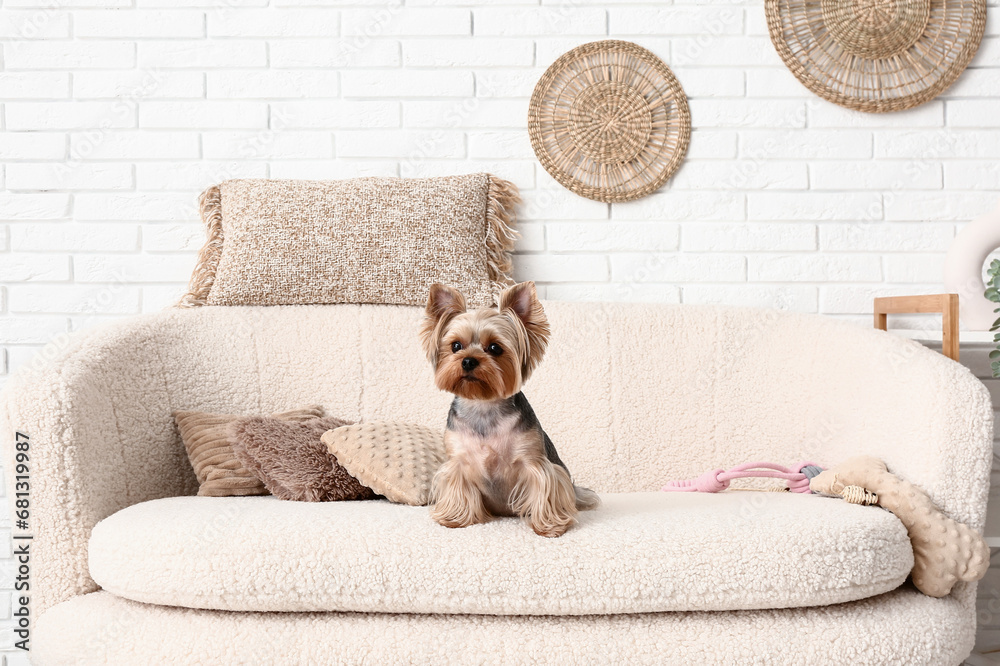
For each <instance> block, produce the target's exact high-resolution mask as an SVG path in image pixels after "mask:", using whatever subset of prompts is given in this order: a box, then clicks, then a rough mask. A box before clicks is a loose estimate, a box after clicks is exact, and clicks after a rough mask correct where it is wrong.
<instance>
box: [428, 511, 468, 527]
mask: <svg viewBox="0 0 1000 666" xmlns="http://www.w3.org/2000/svg"><path fill="white" fill-rule="evenodd" d="M431 518H433V519H434V520H436V521H437V522H438V524H440V525H444V526H445V527H468V526H469V525H474V524H475V523H476V521H474V520H473V519H472V516H471V515H469V514H466V515H457V514H455V513H449V512H445V511H442V512H438V511H437V510H436V509H435V510H434V511H433V512H432V513H431Z"/></svg>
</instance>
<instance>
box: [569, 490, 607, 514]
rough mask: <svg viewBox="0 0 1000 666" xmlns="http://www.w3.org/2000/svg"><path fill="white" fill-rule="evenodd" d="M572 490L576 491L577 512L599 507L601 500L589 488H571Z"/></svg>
mask: <svg viewBox="0 0 1000 666" xmlns="http://www.w3.org/2000/svg"><path fill="white" fill-rule="evenodd" d="M573 490H574V491H576V510H577V511H590V510H591V509H596V508H597V507H599V506H600V505H601V498H600V497H598V495H597V493H595V492H594V491H593V490H591V489H590V488H584V487H582V486H573Z"/></svg>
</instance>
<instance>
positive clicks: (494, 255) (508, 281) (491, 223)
mask: <svg viewBox="0 0 1000 666" xmlns="http://www.w3.org/2000/svg"><path fill="white" fill-rule="evenodd" d="M487 177H488V178H489V190H488V194H487V199H486V272H487V275H488V277H489V279H490V280H491V281H492V282H493V283H494V284H495V285H497V286H498V287H501V288H502V287H507V286H510V285H512V284H514V279H513V278H512V277H511V275H510V272H511V268H512V263H511V251H513V249H514V243H515V242H516V241H517V239H518V237H519V236H520V234H519V233H518V232H517V230H515V229H514V223H515V221H516V219H517V216H516V213H515V209H516V208H517V205H518V204H519V203H521V194H520V192H518V189H517V185H515V184H514V183H512V182H510V181H509V180H503V179H502V178H497V177H496V176H494V175H492V174H487Z"/></svg>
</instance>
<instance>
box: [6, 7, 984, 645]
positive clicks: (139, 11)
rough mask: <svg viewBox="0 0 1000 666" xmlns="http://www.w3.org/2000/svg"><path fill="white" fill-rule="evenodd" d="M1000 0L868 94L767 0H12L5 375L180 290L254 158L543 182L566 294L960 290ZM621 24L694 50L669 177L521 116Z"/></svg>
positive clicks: (553, 286)
mask: <svg viewBox="0 0 1000 666" xmlns="http://www.w3.org/2000/svg"><path fill="white" fill-rule="evenodd" d="M990 4H991V5H992V7H991V10H990V12H991V13H990V19H989V25H988V27H987V38H986V39H985V41H984V44H983V47H982V49H981V51H980V53H979V54H978V56H977V57H976V59H975V60H974V61H973V63H972V66H971V68H970V70H969V71H968V72H966V74H965V75H964V76H963V77H962V79H961V80H960V81H959V82H958V83H957V84H956V85H955V86H954V88H953V89H952V90H951V91H949V92H948V93H946V94H945V95H943V96H941V97H940V98H938V99H937V100H934V101H932V102H930V103H928V104H926V105H924V106H923V107H920V108H918V109H914V110H911V111H908V112H904V113H898V114H891V115H867V114H862V113H857V112H852V111H848V110H845V109H842V108H840V107H837V106H834V105H832V104H829V103H827V102H824V101H822V100H819V99H817V98H816V97H814V96H813V95H811V94H810V93H809V92H808V91H806V90H805V88H803V87H802V86H801V85H800V84H799V83H798V82H797V81H795V80H794V78H793V77H792V75H791V74H790V73H789V72H788V71H787V70H786V69H785V68H784V67H783V66H782V64H781V62H780V60H779V58H778V56H777V55H776V54H775V52H774V50H773V48H772V47H771V44H770V41H769V39H768V37H767V31H766V23H765V21H764V18H763V10H762V8H761V7H760V6H759V3H732V2H725V1H724V0H675V2H674V3H673V4H666V5H665V4H664V3H663V2H659V1H657V2H654V1H653V0H648V1H645V2H640V1H631V0H616V2H614V3H611V5H610V6H605V5H606V3H599V2H597V1H596V0H479V1H478V2H477V1H475V0H407V1H406V4H405V6H401V5H399V4H383V3H379V2H377V1H375V0H371V1H365V2H347V1H346V0H344V1H343V2H338V1H336V0H4V1H3V3H2V6H0V39H2V40H3V43H2V65H0V189H2V191H0V383H2V381H3V379H4V378H5V377H6V376H7V373H8V372H9V371H11V370H12V369H14V368H16V367H17V366H18V365H19V364H20V363H23V362H24V361H25V359H28V358H30V356H31V354H32V353H33V352H34V351H35V350H36V349H38V348H39V347H40V346H42V345H44V344H45V343H46V342H47V341H48V340H50V339H51V338H52V336H55V335H57V334H59V333H62V332H65V331H69V330H75V329H77V328H80V327H83V326H86V325H90V324H92V323H94V322H99V321H106V320H107V319H109V318H112V317H114V316H121V315H131V314H137V313H140V312H150V311H155V310H157V309H159V308H161V307H163V306H165V305H167V304H169V303H170V302H172V301H173V300H174V299H175V298H176V297H177V296H178V295H179V294H180V293H181V292H182V289H183V284H184V282H185V278H186V276H187V275H188V274H189V272H190V269H191V268H192V266H193V264H194V252H195V250H196V249H197V247H198V245H199V244H200V238H201V230H200V227H199V226H198V223H197V221H196V210H195V198H196V196H197V194H198V192H199V191H200V190H201V189H202V188H204V187H205V186H207V185H209V184H211V183H213V182H216V181H218V180H221V179H224V178H230V177H274V178H343V177H349V176H352V175H403V176H423V175H435V174H452V173H462V172H469V171H477V170H489V171H493V172H495V173H497V174H499V175H501V176H503V177H506V178H510V179H512V180H514V181H515V182H516V183H517V184H518V185H519V186H520V187H521V189H522V191H523V194H524V197H525V207H524V214H523V217H522V228H523V231H524V238H523V239H522V241H521V243H520V245H519V255H518V257H517V260H516V271H517V277H518V278H521V279H534V280H536V281H537V282H538V283H539V285H540V287H541V290H542V292H543V294H545V295H547V296H548V297H550V298H563V299H623V300H624V299H628V300H652V301H661V302H682V303H737V304H749V305H775V306H780V307H785V308H790V309H794V310H801V311H807V312H823V313H829V314H834V315H838V316H846V317H858V318H859V320H861V321H867V317H863V316H864V315H865V314H866V313H867V312H868V310H869V308H870V302H871V298H872V296H874V295H878V294H882V293H907V292H926V291H934V290H937V289H938V288H939V283H940V269H941V262H942V258H943V256H944V253H945V252H946V251H947V249H948V246H949V244H950V242H951V240H952V238H953V237H954V235H955V233H956V232H957V231H958V230H959V229H960V228H961V226H962V224H963V223H964V222H965V221H966V220H968V219H969V218H971V217H973V216H976V215H978V214H980V213H982V212H984V211H986V210H988V209H991V208H992V207H993V206H994V205H995V204H996V201H997V198H998V197H997V189H998V184H1000V166H998V165H1000V100H998V99H997V97H998V96H1000V21H998V20H997V16H998V15H997V9H996V5H997V2H996V0H990ZM607 37H613V38H620V39H627V40H632V41H636V42H638V43H640V44H642V45H644V46H646V47H647V48H650V49H651V50H653V51H654V52H655V53H657V54H658V55H659V56H660V57H662V58H663V59H664V60H665V61H666V62H667V63H668V64H670V65H671V66H672V67H673V68H674V70H675V72H676V73H677V75H678V78H679V79H680V82H681V84H682V85H683V86H684V87H685V89H686V91H687V93H688V95H689V97H690V103H691V111H692V122H693V127H694V131H693V135H692V139H691V147H690V150H689V153H688V159H687V160H686V162H685V163H684V165H683V166H682V167H681V169H680V171H679V172H678V173H677V175H676V176H675V177H674V179H673V180H672V181H671V183H670V184H669V185H668V186H667V187H665V188H664V189H663V190H662V191H661V192H660V193H658V194H655V195H653V196H650V197H648V198H646V199H643V200H640V201H637V202H632V203H628V204H621V205H605V204H601V203H597V202H592V201H588V200H585V199H580V198H578V197H576V196H575V195H572V194H570V193H568V192H567V191H566V190H564V189H562V188H561V187H560V186H558V185H557V184H556V183H555V181H554V180H553V179H552V178H551V177H550V176H549V175H548V174H547V173H545V171H544V170H542V169H541V168H540V167H539V166H538V165H537V163H536V162H535V160H534V155H533V153H532V151H531V147H530V143H529V141H528V138H527V133H526V131H525V116H526V110H527V103H528V98H529V96H530V94H531V91H532V88H533V86H534V84H535V82H536V81H537V79H538V77H539V76H540V75H541V74H542V72H543V71H544V70H545V68H546V67H547V66H548V65H549V64H550V63H551V62H552V61H553V60H554V59H555V58H556V57H558V55H560V54H561V53H563V52H564V51H566V50H567V49H569V48H572V47H573V46H575V45H578V44H581V43H584V42H588V41H592V40H595V39H602V38H607ZM862 317H863V318H862ZM2 528H3V525H2V524H0V529H2ZM4 571H6V572H8V573H9V567H8V568H6V569H4ZM6 587H9V585H7V581H5V580H0V590H2V589H3V588H6ZM8 612H9V611H6V610H0V619H2V618H3V617H4V614H5V613H8ZM0 638H3V635H2V634H0Z"/></svg>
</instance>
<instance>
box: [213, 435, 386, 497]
mask: <svg viewBox="0 0 1000 666" xmlns="http://www.w3.org/2000/svg"><path fill="white" fill-rule="evenodd" d="M346 424H347V422H346V421H342V420H341V419H337V418H333V417H327V418H325V419H313V420H311V421H303V422H298V423H296V422H292V421H282V420H280V419H269V418H264V417H254V418H248V419H240V420H239V421H236V422H234V423H233V424H232V425H231V426H230V430H229V432H230V434H231V436H232V441H233V451H234V452H235V453H236V457H237V459H239V461H240V462H241V463H243V465H244V466H245V467H246V468H247V469H249V470H250V471H252V472H253V473H254V474H255V475H256V476H257V477H258V478H260V480H261V481H263V482H264V486H265V487H266V488H267V489H268V490H269V491H271V494H272V495H274V496H275V497H277V498H279V499H284V500H296V501H300V502H336V501H340V500H354V499H370V498H372V497H374V496H375V493H373V492H372V491H371V489H370V488H366V487H365V486H363V485H361V483H359V482H358V480H357V479H355V478H354V477H353V476H351V475H350V474H348V473H347V470H346V469H344V468H343V467H341V466H340V465H338V464H337V461H336V459H335V458H334V457H333V456H332V455H330V453H329V451H327V449H326V445H324V444H323V443H322V442H321V441H320V438H321V437H322V436H323V433H325V432H326V431H327V430H330V429H331V428H338V427H340V426H342V425H346Z"/></svg>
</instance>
